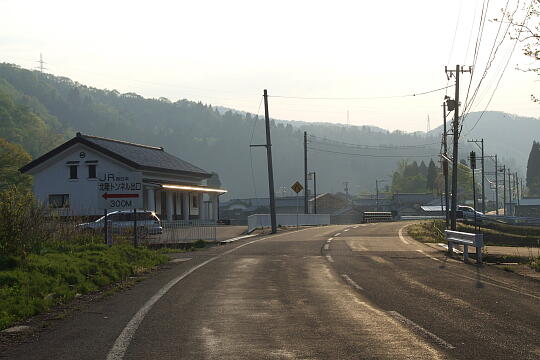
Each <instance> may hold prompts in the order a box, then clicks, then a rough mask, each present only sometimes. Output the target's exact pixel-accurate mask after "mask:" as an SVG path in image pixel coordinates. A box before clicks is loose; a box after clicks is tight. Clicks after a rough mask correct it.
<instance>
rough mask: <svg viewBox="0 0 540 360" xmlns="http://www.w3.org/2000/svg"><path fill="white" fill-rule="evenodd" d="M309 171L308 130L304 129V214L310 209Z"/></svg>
mask: <svg viewBox="0 0 540 360" xmlns="http://www.w3.org/2000/svg"><path fill="white" fill-rule="evenodd" d="M308 196H309V190H308V171H307V131H304V214H308V213H309V209H308Z"/></svg>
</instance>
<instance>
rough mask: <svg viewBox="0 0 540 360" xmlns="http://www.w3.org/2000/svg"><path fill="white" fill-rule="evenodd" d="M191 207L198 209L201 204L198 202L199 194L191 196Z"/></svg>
mask: <svg viewBox="0 0 540 360" xmlns="http://www.w3.org/2000/svg"><path fill="white" fill-rule="evenodd" d="M191 207H192V208H194V209H197V208H198V207H199V205H198V204H197V195H195V196H193V197H191Z"/></svg>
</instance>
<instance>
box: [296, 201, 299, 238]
mask: <svg viewBox="0 0 540 360" xmlns="http://www.w3.org/2000/svg"><path fill="white" fill-rule="evenodd" d="M298 198H299V196H298V193H296V230H298Z"/></svg>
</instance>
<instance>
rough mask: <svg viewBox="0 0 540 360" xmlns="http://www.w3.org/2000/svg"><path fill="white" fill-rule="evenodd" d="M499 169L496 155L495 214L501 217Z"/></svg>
mask: <svg viewBox="0 0 540 360" xmlns="http://www.w3.org/2000/svg"><path fill="white" fill-rule="evenodd" d="M498 173H499V167H498V165H497V154H495V214H497V215H499V181H498V179H499V176H498Z"/></svg>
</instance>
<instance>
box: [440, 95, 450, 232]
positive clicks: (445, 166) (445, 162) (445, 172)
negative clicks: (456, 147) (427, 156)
mask: <svg viewBox="0 0 540 360" xmlns="http://www.w3.org/2000/svg"><path fill="white" fill-rule="evenodd" d="M443 147H444V157H443V164H442V165H443V176H444V217H445V220H446V229H448V225H449V222H450V218H449V208H448V205H449V201H448V160H447V159H448V141H447V130H446V101H444V102H443Z"/></svg>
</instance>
